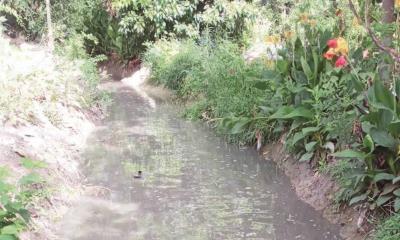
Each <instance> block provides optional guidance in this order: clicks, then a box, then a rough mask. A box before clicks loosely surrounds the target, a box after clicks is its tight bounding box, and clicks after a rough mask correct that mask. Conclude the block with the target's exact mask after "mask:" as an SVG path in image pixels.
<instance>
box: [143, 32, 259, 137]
mask: <svg viewBox="0 0 400 240" xmlns="http://www.w3.org/2000/svg"><path fill="white" fill-rule="evenodd" d="M144 61H145V63H146V64H147V65H149V66H150V67H151V69H152V75H151V81H152V82H153V83H155V84H161V85H164V86H165V87H167V88H169V89H172V90H174V91H175V92H176V93H177V96H178V97H179V98H180V99H181V100H183V101H185V102H189V103H190V104H188V105H189V106H188V108H187V111H186V116H187V117H188V118H191V119H200V118H205V119H206V120H211V122H213V123H214V124H215V126H216V127H217V129H218V130H219V131H220V132H221V133H224V131H225V130H226V129H224V127H223V125H222V124H221V122H220V121H214V120H216V119H219V118H223V117H224V118H225V117H230V116H231V117H240V116H249V117H250V116H253V115H254V114H255V112H256V111H257V109H258V105H259V103H260V102H261V100H262V98H263V96H264V93H263V92H262V91H261V90H259V89H257V88H254V87H252V86H253V82H254V81H255V80H257V79H261V78H262V74H263V69H264V67H263V65H261V64H258V63H254V64H248V63H246V62H245V61H244V59H243V57H242V52H241V49H240V48H239V46H238V45H237V44H234V43H232V42H228V41H221V42H211V41H208V40H204V41H201V42H200V43H195V42H194V41H191V40H188V41H183V42H181V41H159V42H157V43H156V44H154V45H152V46H151V47H150V48H149V50H148V51H147V52H146V53H145V55H144ZM254 137H255V129H249V131H245V133H242V134H234V135H229V138H230V140H231V141H233V142H238V143H243V144H245V143H249V142H251V141H253V140H254Z"/></svg>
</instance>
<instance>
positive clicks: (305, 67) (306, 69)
mask: <svg viewBox="0 0 400 240" xmlns="http://www.w3.org/2000/svg"><path fill="white" fill-rule="evenodd" d="M301 67H302V68H303V71H304V73H305V74H306V76H307V79H308V83H309V84H312V83H313V79H314V78H313V73H312V71H311V68H310V66H309V65H308V63H307V61H306V59H305V58H304V57H301Z"/></svg>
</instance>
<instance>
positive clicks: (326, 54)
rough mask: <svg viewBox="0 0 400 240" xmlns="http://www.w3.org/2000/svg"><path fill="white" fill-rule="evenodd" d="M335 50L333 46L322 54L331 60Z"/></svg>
mask: <svg viewBox="0 0 400 240" xmlns="http://www.w3.org/2000/svg"><path fill="white" fill-rule="evenodd" d="M335 56H336V54H335V50H334V49H333V48H329V50H328V51H327V52H326V53H325V54H324V58H326V59H328V60H332V59H333V57H335Z"/></svg>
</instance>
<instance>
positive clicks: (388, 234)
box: [374, 214, 400, 240]
mask: <svg viewBox="0 0 400 240" xmlns="http://www.w3.org/2000/svg"><path fill="white" fill-rule="evenodd" d="M374 239H375V240H397V239H400V214H395V215H393V216H392V217H390V218H388V219H386V220H385V221H383V222H382V223H381V224H380V225H378V227H377V231H376V233H375V234H374Z"/></svg>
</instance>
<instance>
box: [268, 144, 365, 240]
mask: <svg viewBox="0 0 400 240" xmlns="http://www.w3.org/2000/svg"><path fill="white" fill-rule="evenodd" d="M263 156H264V157H265V159H267V160H268V161H274V162H276V163H277V164H278V166H279V167H280V168H281V169H282V170H283V171H284V172H285V174H286V175H287V176H288V177H289V179H290V181H291V183H292V186H293V188H294V189H295V191H296V193H297V195H298V196H299V198H300V199H302V200H303V201H304V202H306V203H308V204H309V205H311V206H312V207H313V208H315V209H316V210H318V211H321V212H322V213H323V216H324V217H325V218H326V219H328V220H329V221H330V222H331V223H333V224H340V225H341V226H342V229H341V235H342V237H343V238H345V239H348V240H362V239H365V237H366V229H367V228H368V227H367V226H366V225H365V224H366V223H365V219H364V218H363V217H362V214H361V213H360V211H358V210H356V209H353V208H349V207H348V208H342V209H337V207H336V206H335V205H334V194H335V193H336V192H337V190H338V189H339V187H338V186H337V184H335V182H334V181H333V180H332V179H330V178H329V177H328V176H325V175H323V174H320V173H318V172H315V171H314V170H313V169H311V167H310V166H309V165H308V164H306V163H299V162H298V160H296V159H295V158H294V157H293V156H291V155H290V154H288V153H287V152H286V151H285V148H284V144H283V143H281V142H277V143H273V144H269V145H267V146H265V147H264V149H263ZM360 225H361V227H358V226H360Z"/></svg>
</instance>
